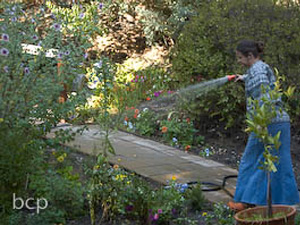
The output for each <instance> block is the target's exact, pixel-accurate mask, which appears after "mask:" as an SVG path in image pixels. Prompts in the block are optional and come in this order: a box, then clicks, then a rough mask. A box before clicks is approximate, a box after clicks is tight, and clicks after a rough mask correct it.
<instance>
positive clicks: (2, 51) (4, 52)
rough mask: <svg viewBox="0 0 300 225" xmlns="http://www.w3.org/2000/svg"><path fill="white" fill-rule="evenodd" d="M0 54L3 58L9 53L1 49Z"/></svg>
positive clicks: (5, 49)
mask: <svg viewBox="0 0 300 225" xmlns="http://www.w3.org/2000/svg"><path fill="white" fill-rule="evenodd" d="M0 54H1V55H3V56H8V55H9V51H8V49H7V48H1V50H0Z"/></svg>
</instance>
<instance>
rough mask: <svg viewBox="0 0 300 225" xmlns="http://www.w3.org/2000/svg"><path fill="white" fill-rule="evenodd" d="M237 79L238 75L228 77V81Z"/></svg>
mask: <svg viewBox="0 0 300 225" xmlns="http://www.w3.org/2000/svg"><path fill="white" fill-rule="evenodd" d="M235 78H236V75H227V79H228V81H232V80H234V79H235Z"/></svg>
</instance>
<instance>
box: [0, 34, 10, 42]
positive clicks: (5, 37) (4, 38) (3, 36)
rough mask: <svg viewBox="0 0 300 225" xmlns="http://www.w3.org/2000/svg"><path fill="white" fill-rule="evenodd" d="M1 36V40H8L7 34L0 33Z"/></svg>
mask: <svg viewBox="0 0 300 225" xmlns="http://www.w3.org/2000/svg"><path fill="white" fill-rule="evenodd" d="M1 37H2V40H3V41H9V35H8V34H2V35H1Z"/></svg>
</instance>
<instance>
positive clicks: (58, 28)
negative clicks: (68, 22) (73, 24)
mask: <svg viewBox="0 0 300 225" xmlns="http://www.w3.org/2000/svg"><path fill="white" fill-rule="evenodd" d="M53 28H54V30H56V31H60V29H61V25H60V24H58V23H55V24H53Z"/></svg>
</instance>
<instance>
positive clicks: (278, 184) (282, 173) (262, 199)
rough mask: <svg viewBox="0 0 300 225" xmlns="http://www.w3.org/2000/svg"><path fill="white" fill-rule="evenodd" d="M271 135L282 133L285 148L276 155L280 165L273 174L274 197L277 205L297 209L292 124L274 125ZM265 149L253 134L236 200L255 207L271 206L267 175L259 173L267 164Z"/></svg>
mask: <svg viewBox="0 0 300 225" xmlns="http://www.w3.org/2000/svg"><path fill="white" fill-rule="evenodd" d="M268 130H269V132H270V134H272V135H276V134H277V132H278V131H281V135H280V142H281V146H280V148H279V150H278V151H277V150H274V152H276V154H277V156H278V158H279V161H278V162H277V163H275V165H276V168H277V172H275V173H273V172H272V173H271V193H272V203H273V204H286V205H295V204H298V203H299V192H298V188H297V184H296V181H295V177H294V173H293V168H292V160H291V152H290V145H291V134H290V123H289V122H283V123H274V124H271V125H270V126H269V127H268ZM263 152H264V146H263V144H262V143H261V142H260V141H259V139H258V138H257V137H256V136H255V134H254V133H251V134H250V136H249V139H248V142H247V145H246V148H245V152H244V154H243V156H242V159H241V162H240V166H239V174H238V180H237V185H236V191H235V196H234V200H235V201H236V202H243V203H249V204H255V205H266V204H267V173H266V171H264V170H261V169H259V167H260V166H261V162H262V161H263Z"/></svg>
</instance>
